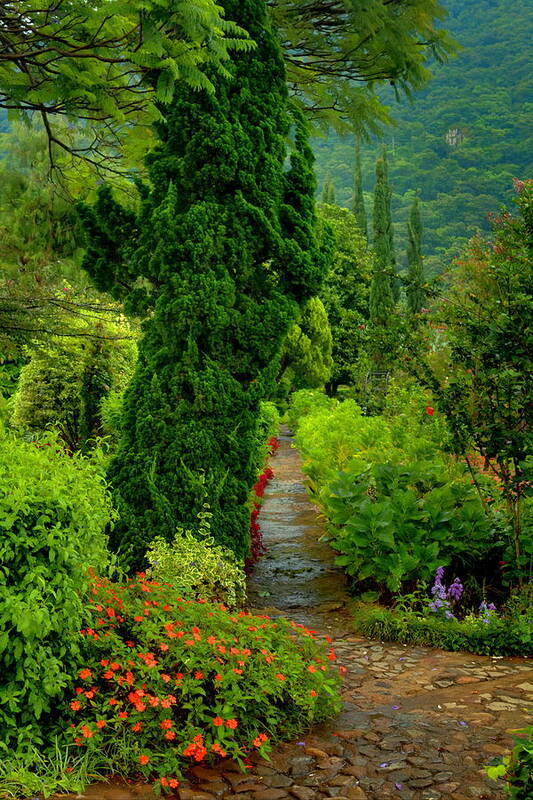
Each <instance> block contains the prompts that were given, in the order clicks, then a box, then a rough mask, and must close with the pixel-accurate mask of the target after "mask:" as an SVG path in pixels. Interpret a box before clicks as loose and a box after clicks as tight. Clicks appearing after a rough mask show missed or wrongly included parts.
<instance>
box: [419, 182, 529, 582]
mask: <svg viewBox="0 0 533 800" xmlns="http://www.w3.org/2000/svg"><path fill="white" fill-rule="evenodd" d="M516 188H517V190H518V197H517V204H518V208H519V212H520V213H519V215H517V216H516V217H513V216H511V214H508V213H503V214H501V215H498V216H497V217H495V218H494V219H493V223H494V242H493V243H486V242H483V241H482V240H481V239H476V240H474V241H473V242H472V245H471V247H470V249H469V251H468V252H467V253H466V254H465V257H464V258H463V259H462V260H461V261H458V262H457V263H456V265H455V267H454V269H453V270H452V272H451V274H450V278H451V287H449V290H448V291H446V296H445V297H444V296H443V297H441V298H439V303H438V305H437V307H436V309H435V312H436V313H435V316H434V319H433V322H434V324H435V325H437V326H439V327H442V326H445V332H446V338H445V340H444V343H443V344H441V345H440V347H439V348H438V350H440V352H434V350H435V348H433V353H432V352H429V353H428V352H422V353H421V352H420V351H418V352H416V351H414V353H413V354H414V355H415V359H416V362H415V361H409V362H406V363H407V366H408V367H409V368H410V369H412V370H413V372H415V373H416V375H417V376H418V377H419V379H420V381H421V382H422V383H423V384H425V385H427V386H428V387H429V388H430V389H431V390H432V392H433V394H434V397H435V400H436V402H437V404H438V407H439V409H440V410H441V411H443V412H444V413H445V415H446V418H447V421H448V424H449V427H450V430H451V432H452V437H453V439H452V447H453V450H454V452H456V453H457V454H459V455H464V454H465V453H468V452H469V451H472V450H474V451H475V452H476V453H477V454H478V455H479V456H480V457H481V458H482V459H483V460H485V461H486V463H487V464H490V465H491V468H492V469H493V470H494V472H495V474H496V475H497V477H498V478H499V480H500V481H501V484H502V486H503V496H504V498H505V501H506V503H507V507H508V514H509V519H510V521H511V524H512V531H513V533H512V544H511V547H510V548H509V550H508V551H507V553H506V554H505V555H504V559H505V560H506V561H510V562H513V565H514V569H515V570H516V573H515V576H516V578H517V579H518V580H519V581H527V580H528V579H529V577H530V575H531V542H530V536H531V529H530V528H529V529H527V528H526V526H523V521H524V518H523V506H524V499H525V495H527V494H529V488H528V486H529V483H528V482H529V481H531V460H530V459H529V460H528V458H527V457H528V454H530V452H531V376H532V374H533V364H532V353H533V341H532V334H531V330H532V324H531V323H532V319H533V297H532V292H531V287H532V286H533V251H532V245H531V242H532V241H533V237H532V231H533V182H532V181H528V182H526V183H525V184H523V183H522V182H520V181H517V182H516ZM435 347H437V345H435Z"/></svg>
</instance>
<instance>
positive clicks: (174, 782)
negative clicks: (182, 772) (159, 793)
mask: <svg viewBox="0 0 533 800" xmlns="http://www.w3.org/2000/svg"><path fill="white" fill-rule="evenodd" d="M168 785H169V786H170V788H171V789H176V787H178V786H179V785H180V782H179V781H178V780H177V779H176V778H171V779H170V780H169V782H168Z"/></svg>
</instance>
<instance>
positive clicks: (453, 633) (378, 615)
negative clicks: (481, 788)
mask: <svg viewBox="0 0 533 800" xmlns="http://www.w3.org/2000/svg"><path fill="white" fill-rule="evenodd" d="M354 621H355V626H356V630H357V632H358V633H360V634H361V635H363V636H368V637H369V638H370V639H380V640H381V641H392V642H405V643H406V644H418V645H425V646H427V647H440V648H442V649H443V650H464V651H467V652H470V653H479V654H480V655H499V656H525V657H527V656H532V655H533V638H532V635H531V613H529V614H519V615H509V616H501V617H499V616H496V615H495V616H493V617H491V619H490V622H488V623H487V622H484V621H483V619H481V618H480V617H474V616H470V617H469V618H467V619H466V620H462V621H459V620H457V619H448V620H446V619H442V618H440V619H438V618H428V617H424V616H420V615H419V614H417V613H415V612H412V611H399V610H391V609H388V608H383V607H379V606H371V605H369V604H366V603H365V604H361V605H359V606H356V607H355V610H354ZM517 800H518V795H517Z"/></svg>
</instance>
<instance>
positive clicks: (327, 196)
mask: <svg viewBox="0 0 533 800" xmlns="http://www.w3.org/2000/svg"><path fill="white" fill-rule="evenodd" d="M322 203H323V204H324V205H330V206H333V205H335V186H334V184H333V181H332V180H331V175H328V177H327V178H326V180H325V181H324V186H323V188H322Z"/></svg>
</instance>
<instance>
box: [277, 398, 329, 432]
mask: <svg viewBox="0 0 533 800" xmlns="http://www.w3.org/2000/svg"><path fill="white" fill-rule="evenodd" d="M331 402H332V401H331V400H330V398H329V397H328V396H327V395H326V394H324V392H319V391H317V390H316V389H300V391H298V392H294V394H293V395H292V396H291V402H290V406H289V410H288V413H287V419H288V422H289V426H290V428H291V430H292V431H295V432H296V431H297V430H298V425H299V423H300V420H301V419H302V417H307V416H308V415H309V414H310V413H312V412H314V411H316V410H317V409H320V408H328V407H329V406H330V404H331Z"/></svg>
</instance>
